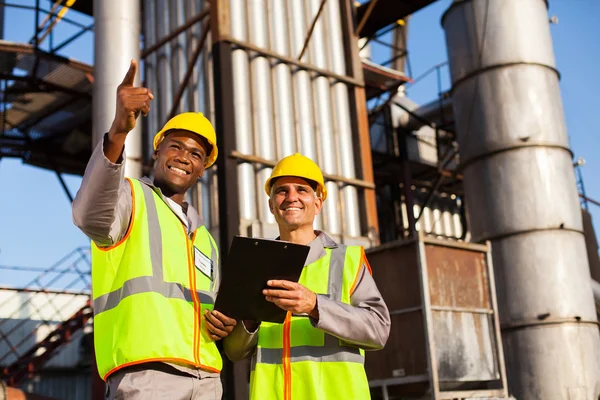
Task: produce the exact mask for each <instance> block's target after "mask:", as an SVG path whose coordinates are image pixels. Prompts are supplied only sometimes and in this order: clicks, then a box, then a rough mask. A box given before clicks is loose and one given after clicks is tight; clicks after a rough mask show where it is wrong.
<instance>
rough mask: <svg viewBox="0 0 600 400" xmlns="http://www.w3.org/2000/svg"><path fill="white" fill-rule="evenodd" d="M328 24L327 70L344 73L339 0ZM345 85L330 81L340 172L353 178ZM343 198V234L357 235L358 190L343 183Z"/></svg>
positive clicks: (330, 10)
mask: <svg viewBox="0 0 600 400" xmlns="http://www.w3.org/2000/svg"><path fill="white" fill-rule="evenodd" d="M324 17H326V22H327V25H328V27H329V30H328V36H329V40H328V42H329V54H330V55H331V57H330V69H331V70H332V71H333V72H335V73H336V74H340V75H345V74H346V73H347V71H346V62H345V59H344V41H343V39H342V26H341V15H340V4H339V1H329V2H328V3H327V12H326V14H325V15H324ZM348 89H349V88H348V86H347V85H346V84H344V83H342V82H337V83H334V84H333V90H332V92H333V93H332V94H333V101H334V103H333V109H334V110H335V111H336V112H335V113H334V115H335V131H337V132H336V133H337V134H336V135H335V137H336V138H337V140H336V142H337V146H336V149H337V153H338V159H339V166H340V170H339V172H340V175H342V176H345V177H348V178H355V177H356V166H355V164H354V145H353V144H354V140H353V137H352V136H353V135H352V126H351V124H350V121H351V116H350V101H349V96H348ZM341 196H342V201H343V213H344V214H343V221H344V234H345V235H347V236H351V237H358V236H360V234H361V227H360V217H359V212H358V193H357V190H356V188H355V187H352V186H346V187H343V188H342V189H341Z"/></svg>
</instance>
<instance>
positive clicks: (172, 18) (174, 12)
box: [166, 0, 190, 114]
mask: <svg viewBox="0 0 600 400" xmlns="http://www.w3.org/2000/svg"><path fill="white" fill-rule="evenodd" d="M182 1H183V0H175V1H171V8H170V10H169V25H168V26H169V32H173V31H174V30H175V29H177V28H178V27H180V26H181V25H183V24H184V23H185V21H184V18H183V11H184V10H183V4H182ZM169 45H170V46H171V59H170V62H171V71H172V72H171V93H169V96H170V97H171V98H172V99H175V94H176V93H177V91H178V90H179V86H180V85H181V82H183V77H184V75H185V69H186V66H187V58H188V57H190V54H189V53H187V52H186V48H185V35H182V34H179V35H177V36H176V37H175V38H173V40H171V41H170V43H169ZM173 101H174V100H173ZM175 109H176V113H177V114H178V113H180V112H182V111H184V110H185V104H184V102H183V101H180V102H179V104H175ZM166 111H167V112H170V111H171V108H169V109H168V110H166Z"/></svg>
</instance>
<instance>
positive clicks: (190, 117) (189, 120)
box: [154, 112, 219, 168]
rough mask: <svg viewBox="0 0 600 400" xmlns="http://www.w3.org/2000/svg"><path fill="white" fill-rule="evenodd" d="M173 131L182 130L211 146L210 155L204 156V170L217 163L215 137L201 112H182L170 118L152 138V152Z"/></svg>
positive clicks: (217, 152)
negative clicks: (202, 139) (204, 140)
mask: <svg viewBox="0 0 600 400" xmlns="http://www.w3.org/2000/svg"><path fill="white" fill-rule="evenodd" d="M173 129H182V130H185V131H189V132H192V133H195V134H197V135H198V136H201V137H203V138H204V139H206V141H207V142H208V143H209V144H210V145H211V146H212V150H211V152H210V154H207V155H206V161H205V162H204V168H208V167H210V166H211V165H213V164H214V163H215V161H217V155H218V154H219V149H217V135H216V134H215V129H214V128H213V126H212V124H211V123H210V121H209V120H208V118H206V117H205V116H204V114H202V113H201V112H184V113H181V114H178V115H176V116H174V117H173V118H171V119H170V120H169V121H168V122H167V123H166V124H165V126H163V128H162V129H161V130H160V132H158V133H157V134H156V136H154V150H156V149H157V148H158V145H159V144H160V142H162V141H163V139H164V137H165V134H166V133H167V132H169V131H171V130H173Z"/></svg>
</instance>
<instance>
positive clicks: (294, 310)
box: [223, 153, 390, 400]
mask: <svg viewBox="0 0 600 400" xmlns="http://www.w3.org/2000/svg"><path fill="white" fill-rule="evenodd" d="M265 192H266V194H267V195H268V196H269V206H270V210H271V213H273V215H274V216H275V219H276V221H277V224H278V226H279V233H280V237H279V239H280V240H282V241H285V242H290V243H292V244H297V245H303V246H308V247H309V249H308V256H307V257H306V259H305V262H304V266H303V269H302V271H301V275H300V278H299V280H298V282H294V281H290V280H283V279H271V280H269V281H268V282H266V284H267V288H265V289H263V291H262V294H263V295H264V296H265V300H266V301H268V302H270V303H273V304H274V305H276V306H277V307H278V308H280V309H281V310H283V311H285V318H284V321H283V323H274V322H264V321H262V322H261V321H249V320H243V323H238V324H237V325H236V327H235V328H234V329H233V332H232V333H231V334H230V335H229V336H228V337H226V338H225V339H224V342H223V345H224V348H225V352H226V354H227V356H228V357H229V358H230V359H231V360H232V361H238V360H241V359H243V358H246V357H249V356H252V357H253V363H252V364H253V369H252V372H251V376H250V398H251V399H286V400H287V399H364V398H369V397H370V395H369V385H368V381H367V377H366V374H365V370H364V350H378V349H381V348H383V346H384V345H385V343H386V341H387V338H388V335H389V330H390V316H389V312H388V309H387V307H386V305H385V303H384V301H383V299H382V297H381V294H380V293H379V290H378V289H377V286H376V285H375V282H374V280H373V278H372V277H371V269H370V267H369V263H368V261H367V259H366V256H365V253H364V249H363V248H362V247H360V246H344V245H340V244H337V243H335V242H334V241H333V240H332V239H331V238H330V237H329V236H327V235H326V234H325V233H324V232H320V231H316V230H314V227H313V224H314V220H315V217H316V216H317V215H318V214H319V213H320V212H321V209H322V206H323V202H324V201H325V199H326V198H327V189H326V187H325V183H324V179H323V174H322V172H321V170H320V169H319V167H318V166H317V165H316V164H315V163H314V162H313V161H312V160H310V159H308V158H306V157H304V156H302V155H300V154H297V153H296V154H294V155H292V156H289V157H286V158H284V159H282V160H281V161H280V162H279V163H278V164H277V165H276V166H275V168H274V169H273V172H272V174H271V177H270V178H269V179H268V180H267V182H266V183H265ZM268 256H269V254H265V255H264V257H268ZM282 268H285V266H282ZM239 300H240V301H244V299H242V298H240V299H239Z"/></svg>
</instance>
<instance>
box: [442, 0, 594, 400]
mask: <svg viewBox="0 0 600 400" xmlns="http://www.w3.org/2000/svg"><path fill="white" fill-rule="evenodd" d="M442 25H443V27H444V30H445V33H446V42H447V47H448V58H449V60H450V72H451V78H452V97H453V100H454V116H455V123H456V128H457V135H458V142H459V144H460V154H461V162H462V163H463V165H465V167H464V186H465V196H466V204H467V208H468V213H469V217H470V218H469V221H470V228H471V233H472V237H473V241H475V242H483V241H485V240H490V241H491V242H492V255H493V260H494V270H495V276H496V281H497V286H498V303H499V316H500V319H501V322H502V326H505V327H508V328H507V329H503V332H502V338H503V342H504V345H505V346H504V349H505V355H506V361H507V371H508V377H509V386H510V388H511V391H512V394H513V395H514V396H515V397H516V398H519V399H544V400H554V399H557V400H558V399H565V398H581V399H596V398H598V396H599V394H600V335H599V332H598V327H597V326H596V325H595V324H596V323H597V322H596V309H595V307H594V301H593V299H594V298H593V294H592V288H591V285H590V273H589V267H588V260H587V255H586V247H585V241H584V237H583V234H582V219H581V211H580V208H579V202H578V197H577V192H576V184H575V176H574V173H573V167H572V161H571V153H570V151H569V150H568V137H567V133H566V127H565V121H564V114H563V109H562V104H561V99H560V89H559V84H558V74H557V71H556V69H555V61H554V54H553V49H552V39H551V35H550V28H549V22H548V14H547V4H546V2H545V1H544V0H486V1H472V0H467V1H462V2H455V3H453V5H452V6H451V7H450V8H449V10H448V11H446V13H445V15H444V17H443V18H442ZM532 142H535V143H538V145H537V146H528V144H530V143H532ZM542 144H543V145H542ZM507 149H511V151H505V150H507ZM546 318H549V320H550V321H551V322H552V323H542V324H541V325H540V321H542V322H543V320H544V319H546Z"/></svg>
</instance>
